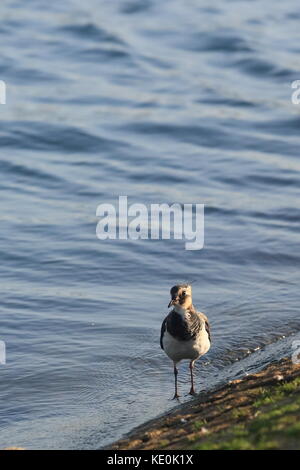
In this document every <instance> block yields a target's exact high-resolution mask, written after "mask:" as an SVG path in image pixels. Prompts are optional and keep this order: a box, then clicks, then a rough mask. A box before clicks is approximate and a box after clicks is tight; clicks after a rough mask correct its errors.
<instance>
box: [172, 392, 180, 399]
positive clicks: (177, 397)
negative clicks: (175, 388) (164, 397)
mask: <svg viewBox="0 0 300 470" xmlns="http://www.w3.org/2000/svg"><path fill="white" fill-rule="evenodd" d="M179 398H180V395H178V393H176V392H175V394H174V397H173V398H172V400H179Z"/></svg>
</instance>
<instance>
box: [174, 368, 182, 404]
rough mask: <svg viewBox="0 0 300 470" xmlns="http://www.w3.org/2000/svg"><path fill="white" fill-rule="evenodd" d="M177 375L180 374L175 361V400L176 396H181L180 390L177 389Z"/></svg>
mask: <svg viewBox="0 0 300 470" xmlns="http://www.w3.org/2000/svg"><path fill="white" fill-rule="evenodd" d="M177 375H178V369H177V367H176V362H174V376H175V394H174V397H173V400H175V398H177V399H178V398H179V396H180V395H178V390H177Z"/></svg>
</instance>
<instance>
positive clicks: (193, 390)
mask: <svg viewBox="0 0 300 470" xmlns="http://www.w3.org/2000/svg"><path fill="white" fill-rule="evenodd" d="M189 395H193V396H195V395H197V393H196V391H195V389H194V388H193V387H192V388H191V390H190V391H189Z"/></svg>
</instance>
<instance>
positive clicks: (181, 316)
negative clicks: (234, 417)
mask: <svg viewBox="0 0 300 470" xmlns="http://www.w3.org/2000/svg"><path fill="white" fill-rule="evenodd" d="M170 293H171V301H170V303H169V305H168V308H170V307H171V306H174V308H173V310H172V311H171V312H170V313H169V314H168V315H167V316H166V318H165V319H164V321H163V323H162V326H161V335H160V345H161V348H162V349H163V350H164V351H165V353H166V354H167V356H169V358H170V359H171V360H172V361H173V365H174V376H175V394H174V399H175V398H179V395H178V387H177V375H178V369H177V364H178V363H179V362H180V361H181V360H183V359H189V360H190V373H191V389H190V392H189V393H190V395H195V387H194V376H193V369H194V363H195V361H196V360H197V359H199V357H201V356H203V355H204V354H206V353H207V351H208V350H209V348H210V344H211V338H210V327H209V323H208V319H207V317H206V316H205V315H204V313H201V312H197V310H196V309H195V307H194V306H193V301H192V287H191V285H190V284H179V285H176V286H174V287H172V289H171V291H170Z"/></svg>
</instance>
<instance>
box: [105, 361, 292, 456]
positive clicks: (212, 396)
mask: <svg viewBox="0 0 300 470" xmlns="http://www.w3.org/2000/svg"><path fill="white" fill-rule="evenodd" d="M107 448H109V449H118V450H121V449H124V450H125V449H131V450H133V449H300V365H295V364H293V363H292V362H291V360H290V358H285V359H283V360H281V361H279V362H277V363H273V364H270V365H269V366H268V367H266V368H265V369H264V370H263V371H261V372H259V373H256V374H253V375H249V376H246V377H245V378H243V379H241V380H235V381H232V382H229V383H228V384H226V385H224V386H223V387H222V388H219V389H218V390H215V391H213V392H211V393H209V394H206V395H205V394H201V396H199V397H196V398H195V399H193V400H191V401H190V402H189V403H185V404H183V405H179V406H178V407H176V408H175V409H173V410H172V411H171V412H170V413H168V414H166V415H164V416H163V417H159V418H157V419H154V420H151V421H149V422H148V423H146V424H144V425H142V426H140V427H138V428H136V429H135V430H133V431H132V432H131V433H130V434H129V435H127V437H126V438H124V439H122V440H119V441H118V442H116V443H114V444H112V445H111V446H109V447H107Z"/></svg>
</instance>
